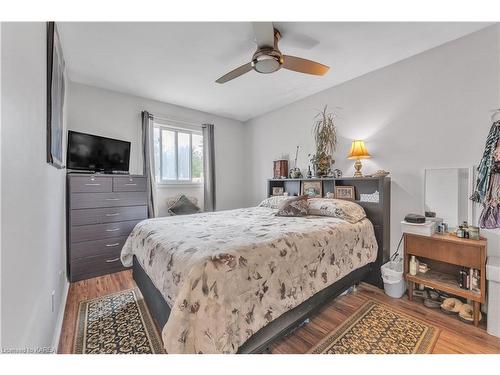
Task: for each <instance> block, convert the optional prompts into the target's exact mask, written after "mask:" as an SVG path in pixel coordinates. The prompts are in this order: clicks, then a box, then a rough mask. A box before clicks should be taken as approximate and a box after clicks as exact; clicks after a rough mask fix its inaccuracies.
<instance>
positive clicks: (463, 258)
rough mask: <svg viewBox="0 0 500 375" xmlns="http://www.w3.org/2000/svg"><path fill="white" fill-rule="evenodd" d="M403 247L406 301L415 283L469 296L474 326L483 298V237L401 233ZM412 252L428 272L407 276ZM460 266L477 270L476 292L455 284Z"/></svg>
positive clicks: (484, 297)
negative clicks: (478, 274)
mask: <svg viewBox="0 0 500 375" xmlns="http://www.w3.org/2000/svg"><path fill="white" fill-rule="evenodd" d="M404 248H405V253H404V254H405V256H404V267H405V269H404V274H405V277H406V280H407V281H408V283H409V288H408V298H409V300H410V301H411V300H413V290H414V287H415V283H417V284H423V285H425V286H426V287H430V288H434V289H437V290H440V291H443V292H445V293H448V294H452V295H455V296H459V297H463V298H467V299H470V300H472V301H473V307H474V325H475V326H477V325H478V324H479V312H480V308H481V304H482V303H484V302H485V299H486V240H485V239H480V240H470V239H464V238H458V237H456V236H453V235H451V234H433V235H432V236H430V237H427V236H419V235H416V234H409V233H405V234H404ZM412 255H415V257H417V258H418V259H419V260H420V261H422V262H425V263H427V264H428V266H429V268H430V271H428V272H426V273H419V272H417V274H416V275H415V276H412V275H410V274H409V271H408V269H409V261H410V258H411V256H412ZM462 267H466V268H474V269H477V270H479V272H480V291H479V292H475V291H472V290H467V289H462V288H460V287H459V285H458V279H459V272H460V269H461V268H462Z"/></svg>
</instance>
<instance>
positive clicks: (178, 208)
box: [168, 195, 200, 215]
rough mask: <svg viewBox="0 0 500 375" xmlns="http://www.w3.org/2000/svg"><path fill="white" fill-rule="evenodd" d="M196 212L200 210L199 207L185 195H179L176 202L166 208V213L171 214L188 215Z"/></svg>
mask: <svg viewBox="0 0 500 375" xmlns="http://www.w3.org/2000/svg"><path fill="white" fill-rule="evenodd" d="M198 212H200V208H199V207H198V206H197V205H195V204H194V203H193V202H191V201H190V200H189V199H188V198H187V197H186V196H185V195H181V196H180V198H179V199H178V200H177V202H175V203H174V204H173V205H172V206H170V207H169V209H168V213H169V214H171V215H189V214H196V213H198Z"/></svg>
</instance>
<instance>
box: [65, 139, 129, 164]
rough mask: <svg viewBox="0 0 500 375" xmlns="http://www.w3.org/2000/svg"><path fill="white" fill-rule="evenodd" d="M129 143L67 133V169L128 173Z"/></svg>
mask: <svg viewBox="0 0 500 375" xmlns="http://www.w3.org/2000/svg"><path fill="white" fill-rule="evenodd" d="M129 161H130V142H126V141H120V140H118V139H111V138H105V137H100V136H97V135H92V134H85V133H79V132H74V131H71V130H70V131H69V133H68V152H67V167H68V169H79V170H88V171H96V172H113V171H120V172H128V167H129Z"/></svg>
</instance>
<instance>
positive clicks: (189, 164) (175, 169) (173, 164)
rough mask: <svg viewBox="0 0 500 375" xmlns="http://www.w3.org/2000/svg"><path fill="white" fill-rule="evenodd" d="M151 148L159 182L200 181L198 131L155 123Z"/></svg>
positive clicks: (201, 174)
mask: <svg viewBox="0 0 500 375" xmlns="http://www.w3.org/2000/svg"><path fill="white" fill-rule="evenodd" d="M153 138H154V139H153V146H154V147H153V150H154V161H155V177H156V182H157V183H158V184H178V183H179V184H182V183H194V184H198V183H202V182H203V136H202V135H201V132H196V131H191V130H185V129H177V128H170V127H167V126H164V125H158V124H155V125H154V131H153Z"/></svg>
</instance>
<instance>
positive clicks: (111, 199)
mask: <svg viewBox="0 0 500 375" xmlns="http://www.w3.org/2000/svg"><path fill="white" fill-rule="evenodd" d="M106 200H107V201H119V200H120V198H106Z"/></svg>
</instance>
